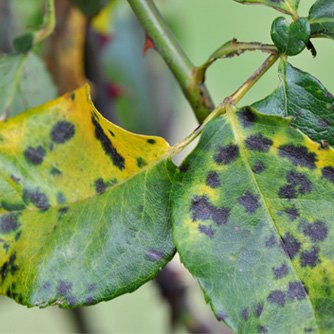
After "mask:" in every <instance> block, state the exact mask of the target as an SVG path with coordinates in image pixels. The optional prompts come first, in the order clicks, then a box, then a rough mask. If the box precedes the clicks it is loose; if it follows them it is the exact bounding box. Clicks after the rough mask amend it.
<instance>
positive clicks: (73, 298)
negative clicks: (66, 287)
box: [66, 296, 77, 306]
mask: <svg viewBox="0 0 334 334" xmlns="http://www.w3.org/2000/svg"><path fill="white" fill-rule="evenodd" d="M66 299H67V302H68V305H70V306H74V305H75V304H76V303H77V300H76V298H75V297H74V296H70V297H67V298H66Z"/></svg>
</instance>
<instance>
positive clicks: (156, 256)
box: [145, 249, 164, 262]
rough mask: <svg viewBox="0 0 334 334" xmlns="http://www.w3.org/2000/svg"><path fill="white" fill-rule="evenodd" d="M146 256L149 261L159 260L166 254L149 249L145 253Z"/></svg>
mask: <svg viewBox="0 0 334 334" xmlns="http://www.w3.org/2000/svg"><path fill="white" fill-rule="evenodd" d="M145 256H146V258H147V259H148V260H149V261H151V262H157V261H160V260H161V259H162V258H163V256H164V254H163V253H162V252H159V251H157V250H155V249H150V250H149V251H147V252H146V253H145Z"/></svg>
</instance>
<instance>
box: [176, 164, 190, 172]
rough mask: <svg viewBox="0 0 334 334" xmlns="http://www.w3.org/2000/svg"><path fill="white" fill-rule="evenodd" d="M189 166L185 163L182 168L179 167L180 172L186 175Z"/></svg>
mask: <svg viewBox="0 0 334 334" xmlns="http://www.w3.org/2000/svg"><path fill="white" fill-rule="evenodd" d="M189 167H190V166H189V165H188V164H187V163H183V164H182V165H181V166H180V167H179V172H180V173H185V172H187V171H188V169H189Z"/></svg>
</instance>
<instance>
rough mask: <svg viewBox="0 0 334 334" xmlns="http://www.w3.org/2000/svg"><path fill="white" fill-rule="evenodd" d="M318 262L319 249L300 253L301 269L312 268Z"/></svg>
mask: <svg viewBox="0 0 334 334" xmlns="http://www.w3.org/2000/svg"><path fill="white" fill-rule="evenodd" d="M320 262H321V261H320V260H319V249H318V248H316V247H313V248H312V250H311V251H304V252H301V253H300V265H301V266H302V267H307V266H309V267H311V268H314V267H315V266H316V265H317V264H318V263H320Z"/></svg>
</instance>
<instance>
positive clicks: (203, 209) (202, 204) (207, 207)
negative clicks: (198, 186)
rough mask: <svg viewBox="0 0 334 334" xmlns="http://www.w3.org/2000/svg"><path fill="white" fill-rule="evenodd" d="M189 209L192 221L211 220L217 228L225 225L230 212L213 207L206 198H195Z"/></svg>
mask: <svg viewBox="0 0 334 334" xmlns="http://www.w3.org/2000/svg"><path fill="white" fill-rule="evenodd" d="M190 209H191V211H192V212H193V215H192V216H193V221H197V220H208V219H212V220H213V221H214V222H215V223H216V224H217V225H218V226H220V225H225V224H226V223H227V221H228V217H229V214H230V211H231V210H230V209H227V208H224V207H222V208H217V207H215V206H214V205H213V204H212V203H210V202H209V200H208V198H207V197H206V196H202V197H195V198H194V199H193V200H192V205H191V208H190Z"/></svg>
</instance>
